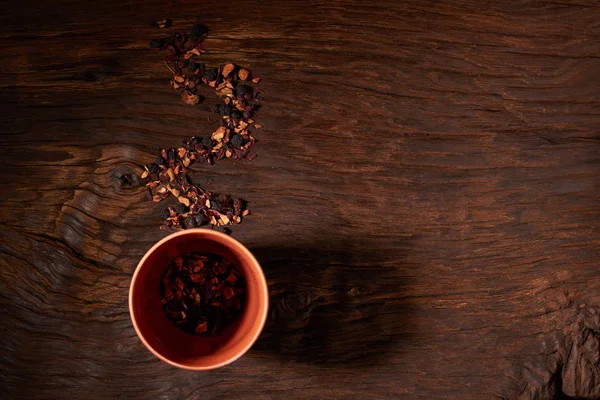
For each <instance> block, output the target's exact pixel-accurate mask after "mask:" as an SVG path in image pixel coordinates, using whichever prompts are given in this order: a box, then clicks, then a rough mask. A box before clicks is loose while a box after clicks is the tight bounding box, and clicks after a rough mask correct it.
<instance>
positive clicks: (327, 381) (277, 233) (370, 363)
mask: <svg viewBox="0 0 600 400" xmlns="http://www.w3.org/2000/svg"><path fill="white" fill-rule="evenodd" d="M3 11H4V12H3V13H2V14H3V15H2V16H1V17H0V27H1V28H0V31H1V32H2V33H1V38H0V44H1V46H2V49H3V61H4V62H3V67H2V74H0V79H1V85H2V91H1V101H2V111H1V113H2V121H1V123H2V137H1V143H2V157H1V159H2V167H1V169H0V171H1V172H0V173H1V178H2V186H1V189H0V207H1V210H0V212H1V217H2V218H1V220H2V224H3V227H2V229H1V230H0V243H1V245H0V246H1V247H0V249H1V253H2V256H1V258H0V277H1V279H0V282H1V294H0V305H1V311H2V314H1V318H0V320H1V322H0V329H1V335H2V337H1V342H2V347H1V358H0V359H1V366H2V368H1V373H0V397H2V398H3V399H67V398H74V399H101V398H102V399H104V398H106V399H115V398H123V399H217V398H219V399H242V398H244V399H245V398H248V399H317V398H334V399H355V398H360V399H388V398H399V399H492V398H506V399H517V398H518V399H566V398H570V397H573V398H575V397H579V398H584V399H594V398H596V399H597V398H598V397H599V396H600V360H599V358H598V357H599V356H598V347H599V345H600V339H599V338H600V322H599V318H600V316H599V315H600V312H597V311H596V310H599V309H598V308H597V307H600V293H599V290H600V271H599V267H600V263H599V259H600V237H599V232H600V230H599V229H600V133H599V126H600V85H599V84H600V44H599V43H600V7H599V3H598V2H597V1H595V0H577V1H557V0H550V1H480V0H465V1H445V2H443V1H426V0H422V1H417V0H412V1H392V0H389V1H381V2H378V1H372V2H358V1H355V2H349V1H348V2H342V1H339V2H327V1H310V0H309V1H304V0H303V1H280V2H274V1H237V2H233V1H232V2H228V1H205V2H201V1H192V0H189V1H184V0H181V1H168V0H163V1H150V0H132V1H125V2H123V1H121V0H118V1H117V0H109V1H97V2H94V1H81V0H58V1H44V2H42V1H30V0H20V1H9V2H8V3H6V4H5V6H4V7H3ZM164 17H169V18H172V19H173V20H174V26H173V28H171V29H168V30H167V32H175V31H178V30H186V29H188V28H189V26H190V25H191V24H192V23H194V22H204V23H206V24H207V25H209V27H210V28H211V29H212V34H211V35H210V37H209V38H208V39H207V40H206V42H205V45H206V47H207V49H208V53H207V54H206V55H205V56H203V58H204V60H205V61H206V62H207V63H208V64H214V65H217V64H222V63H225V62H235V63H238V64H241V65H245V66H248V67H249V68H250V69H251V70H252V71H254V73H255V74H257V75H259V76H261V77H262V78H263V83H262V84H261V87H262V88H263V90H264V92H265V94H264V98H265V99H264V101H263V103H262V104H263V107H262V109H261V110H260V115H259V117H258V118H257V119H258V121H260V122H261V123H262V124H263V125H264V126H265V128H264V129H262V130H260V131H257V132H256V137H257V138H258V139H259V140H260V142H259V144H258V145H257V147H256V153H257V154H258V158H257V159H255V160H254V161H252V162H233V161H231V160H226V161H223V162H221V163H219V164H217V165H216V166H214V167H207V166H199V167H198V168H197V171H196V172H195V173H194V175H193V179H194V181H195V182H196V183H198V184H200V185H204V186H205V187H207V188H209V189H211V190H213V191H216V192H224V193H230V194H232V195H235V196H241V197H244V198H245V199H247V200H248V201H249V204H250V208H251V210H252V212H253V215H252V216H250V217H248V218H246V219H245V221H244V222H243V223H242V224H241V225H239V226H235V227H234V229H233V236H234V237H235V238H237V239H239V240H240V241H242V242H243V243H245V244H246V245H247V246H248V247H249V248H250V249H251V250H252V251H253V252H254V253H255V254H256V255H257V257H258V259H259V260H260V261H261V263H262V265H263V267H264V270H265V272H266V275H267V278H268V281H269V285H270V292H271V293H270V295H271V301H272V309H271V311H270V318H269V322H268V325H267V327H266V328H265V331H264V333H263V335H262V336H261V338H260V339H259V341H258V342H257V343H256V345H255V346H254V348H253V349H252V350H251V351H250V352H249V353H248V354H247V355H246V356H244V357H243V358H242V359H240V360H239V361H237V362H236V363H234V364H233V365H230V366H228V367H225V368H223V369H220V370H217V371H212V372H207V373H194V372H190V371H183V370H179V369H175V368H172V367H170V366H168V365H166V364H164V363H162V362H160V361H158V360H157V359H155V358H154V357H153V356H152V355H151V354H150V352H148V351H147V350H146V349H145V348H144V347H143V346H142V344H141V342H140V341H139V339H138V338H137V336H136V335H135V332H134V330H133V328H132V325H131V321H130V319H129V313H128V307H127V295H128V288H129V283H130V278H131V274H132V272H133V270H134V268H135V267H136V264H137V262H138V261H139V259H140V258H141V257H142V255H143V254H144V253H145V251H146V250H148V249H149V248H150V247H151V246H152V244H153V243H155V242H156V241H157V240H159V239H160V238H162V237H164V236H165V235H167V232H166V231H164V230H159V229H158V227H159V225H160V223H161V221H160V217H159V215H158V213H159V209H160V208H161V207H162V206H161V205H157V204H155V203H152V202H148V201H146V200H145V198H144V192H143V187H139V186H138V185H136V184H133V185H128V184H126V183H125V182H123V180H122V179H120V177H121V176H122V175H124V174H127V173H136V174H139V173H140V172H141V170H142V169H141V168H142V165H143V164H145V163H148V162H150V161H151V160H152V159H153V158H154V157H155V155H156V151H157V149H158V148H160V147H162V146H174V145H177V144H179V143H180V142H181V140H182V139H185V138H187V137H189V136H192V135H197V134H205V133H209V132H211V131H212V130H213V129H214V127H215V124H216V121H217V119H216V118H215V116H214V114H211V113H210V112H209V111H208V105H210V104H211V103H213V102H215V101H216V96H214V97H213V96H212V95H211V94H210V92H208V91H206V96H207V100H206V101H205V102H204V103H203V104H200V105H198V106H195V107H194V106H188V105H185V104H183V103H182V102H181V101H180V99H179V97H178V95H177V93H176V92H175V91H173V90H172V89H170V88H169V86H168V81H169V79H170V76H169V73H168V71H167V70H166V68H165V66H164V65H163V64H162V62H161V59H162V56H161V55H159V54H157V53H155V52H153V51H151V50H150V49H149V48H148V41H149V40H150V39H151V38H153V37H157V36H159V37H160V36H161V35H163V34H164V31H159V30H157V29H155V28H152V27H150V25H149V24H150V22H151V21H152V20H154V19H158V18H164ZM569 396H570V397H569Z"/></svg>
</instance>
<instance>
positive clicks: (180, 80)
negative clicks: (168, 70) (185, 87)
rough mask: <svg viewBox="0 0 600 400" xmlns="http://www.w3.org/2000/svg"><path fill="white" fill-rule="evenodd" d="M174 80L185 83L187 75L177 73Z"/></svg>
mask: <svg viewBox="0 0 600 400" xmlns="http://www.w3.org/2000/svg"><path fill="white" fill-rule="evenodd" d="M173 80H174V81H175V82H177V83H183V82H185V77H184V76H183V75H179V74H177V75H175V76H173Z"/></svg>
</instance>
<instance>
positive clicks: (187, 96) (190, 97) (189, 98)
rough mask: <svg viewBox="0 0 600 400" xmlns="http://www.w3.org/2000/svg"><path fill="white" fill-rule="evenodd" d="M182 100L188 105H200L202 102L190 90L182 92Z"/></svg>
mask: <svg viewBox="0 0 600 400" xmlns="http://www.w3.org/2000/svg"><path fill="white" fill-rule="evenodd" d="M181 100H183V102H184V103H186V104H192V105H193V104H198V103H199V102H200V97H199V96H198V95H195V94H193V93H192V92H190V91H189V90H184V91H183V92H181Z"/></svg>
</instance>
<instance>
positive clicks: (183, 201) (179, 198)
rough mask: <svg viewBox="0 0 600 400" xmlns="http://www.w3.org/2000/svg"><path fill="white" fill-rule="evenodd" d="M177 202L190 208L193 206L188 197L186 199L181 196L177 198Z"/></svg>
mask: <svg viewBox="0 0 600 400" xmlns="http://www.w3.org/2000/svg"><path fill="white" fill-rule="evenodd" d="M177 200H178V201H179V202H180V203H181V204H184V205H186V206H187V207H189V206H190V204H191V203H190V200H189V199H188V198H187V197H184V196H179V197H178V198H177Z"/></svg>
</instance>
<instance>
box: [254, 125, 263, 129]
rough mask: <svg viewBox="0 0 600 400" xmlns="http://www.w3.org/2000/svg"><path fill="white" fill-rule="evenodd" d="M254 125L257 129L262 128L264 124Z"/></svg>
mask: <svg viewBox="0 0 600 400" xmlns="http://www.w3.org/2000/svg"><path fill="white" fill-rule="evenodd" d="M254 127H255V128H256V129H260V128H262V127H263V126H262V125H261V124H254Z"/></svg>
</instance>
